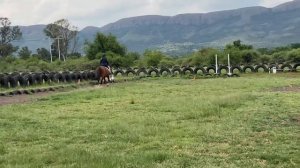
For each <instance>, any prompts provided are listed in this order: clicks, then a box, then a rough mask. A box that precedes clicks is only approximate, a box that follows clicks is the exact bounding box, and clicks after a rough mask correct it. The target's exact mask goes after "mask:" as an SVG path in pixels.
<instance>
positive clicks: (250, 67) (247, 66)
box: [243, 65, 255, 73]
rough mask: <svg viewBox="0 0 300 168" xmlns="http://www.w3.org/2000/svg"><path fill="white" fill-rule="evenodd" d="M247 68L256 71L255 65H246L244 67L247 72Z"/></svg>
mask: <svg viewBox="0 0 300 168" xmlns="http://www.w3.org/2000/svg"><path fill="white" fill-rule="evenodd" d="M247 69H250V70H251V72H252V73H254V72H255V69H254V68H253V66H251V65H246V66H244V67H243V72H244V73H246V70H247Z"/></svg>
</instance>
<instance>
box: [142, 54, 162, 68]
mask: <svg viewBox="0 0 300 168" xmlns="http://www.w3.org/2000/svg"><path fill="white" fill-rule="evenodd" d="M164 57H166V56H165V55H164V54H163V53H162V52H160V51H151V50H146V51H145V52H144V58H145V60H146V64H147V66H155V67H156V66H158V64H159V63H160V61H161V60H162V59H163V58H164Z"/></svg>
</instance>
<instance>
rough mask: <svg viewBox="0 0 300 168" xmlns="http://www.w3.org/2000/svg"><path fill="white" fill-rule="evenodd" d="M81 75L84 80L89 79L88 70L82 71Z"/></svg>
mask: <svg viewBox="0 0 300 168" xmlns="http://www.w3.org/2000/svg"><path fill="white" fill-rule="evenodd" d="M81 75H82V78H83V80H88V79H89V78H88V72H86V71H84V72H81Z"/></svg>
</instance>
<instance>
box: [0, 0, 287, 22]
mask: <svg viewBox="0 0 300 168" xmlns="http://www.w3.org/2000/svg"><path fill="white" fill-rule="evenodd" d="M287 1H289V0H226V1H225V0H201V1H200V0H86V1H82V0H0V16H1V17H8V18H9V19H10V20H11V21H12V22H13V24H17V25H31V24H48V23H51V22H54V21H56V20H58V19H62V18H67V19H69V21H70V22H71V23H72V24H74V25H75V26H78V27H80V28H83V27H85V26H88V25H92V26H103V25H105V24H108V23H110V22H114V21H116V20H119V19H121V18H124V17H132V16H139V15H152V14H154V15H176V14H180V13H204V12H211V11H219V10H226V9H235V8H240V7H248V6H257V5H262V6H266V7H273V6H275V5H278V4H280V3H283V2H287Z"/></svg>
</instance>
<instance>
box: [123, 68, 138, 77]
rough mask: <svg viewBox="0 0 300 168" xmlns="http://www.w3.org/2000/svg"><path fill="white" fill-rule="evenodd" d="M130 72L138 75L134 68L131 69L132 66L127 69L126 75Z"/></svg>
mask: <svg viewBox="0 0 300 168" xmlns="http://www.w3.org/2000/svg"><path fill="white" fill-rule="evenodd" d="M129 73H132V74H133V76H135V75H136V73H135V71H134V70H133V69H131V68H128V69H127V70H126V71H125V73H124V74H125V75H126V76H128V75H129Z"/></svg>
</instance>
